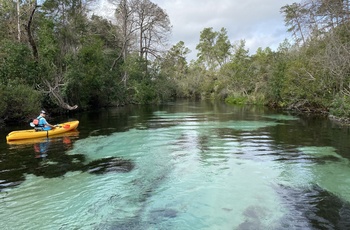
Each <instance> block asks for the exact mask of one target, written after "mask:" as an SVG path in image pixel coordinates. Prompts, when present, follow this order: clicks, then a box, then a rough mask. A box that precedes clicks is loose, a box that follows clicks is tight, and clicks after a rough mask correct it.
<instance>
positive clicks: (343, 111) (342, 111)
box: [330, 94, 350, 117]
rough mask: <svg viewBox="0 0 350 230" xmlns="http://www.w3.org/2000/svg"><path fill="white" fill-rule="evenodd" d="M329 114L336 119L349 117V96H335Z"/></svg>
mask: <svg viewBox="0 0 350 230" xmlns="http://www.w3.org/2000/svg"><path fill="white" fill-rule="evenodd" d="M330 114H332V115H334V116H337V117H350V96H348V95H341V94H338V95H336V97H335V98H334V99H333V102H332V103H331V106H330Z"/></svg>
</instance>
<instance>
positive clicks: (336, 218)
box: [242, 185, 350, 229]
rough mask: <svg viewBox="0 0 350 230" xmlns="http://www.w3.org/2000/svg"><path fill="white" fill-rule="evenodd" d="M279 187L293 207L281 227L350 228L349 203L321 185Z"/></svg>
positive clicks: (282, 194)
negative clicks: (297, 187)
mask: <svg viewBox="0 0 350 230" xmlns="http://www.w3.org/2000/svg"><path fill="white" fill-rule="evenodd" d="M277 191H278V193H279V194H280V196H281V197H282V198H283V200H284V201H283V203H284V204H285V205H286V206H287V208H288V209H289V210H290V215H288V216H285V217H283V218H282V220H281V226H279V229H289V228H292V229H350V219H349V216H350V203H349V202H347V201H344V200H342V199H340V198H339V197H338V196H336V195H334V194H332V193H330V192H328V191H326V190H324V189H322V188H321V187H319V186H318V185H314V186H312V187H310V188H304V189H303V188H300V189H296V188H291V187H286V186H280V187H279V188H277ZM242 229H244V228H242Z"/></svg>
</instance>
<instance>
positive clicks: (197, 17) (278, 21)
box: [153, 0, 295, 58]
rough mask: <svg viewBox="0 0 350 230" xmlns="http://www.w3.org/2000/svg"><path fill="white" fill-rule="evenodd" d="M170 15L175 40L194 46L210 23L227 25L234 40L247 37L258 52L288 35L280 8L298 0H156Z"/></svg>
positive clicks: (248, 41) (219, 27)
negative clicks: (260, 48) (259, 49)
mask: <svg viewBox="0 0 350 230" xmlns="http://www.w3.org/2000/svg"><path fill="white" fill-rule="evenodd" d="M153 2H154V3H156V4H158V5H159V6H160V7H161V8H163V9H164V10H165V11H166V12H167V13H168V15H169V17H170V21H171V23H172V25H173V33H172V38H171V40H170V43H171V44H176V43H177V42H178V41H181V40H182V41H184V42H185V45H186V46H187V47H189V48H190V49H191V50H192V55H191V58H195V55H196V54H195V53H196V50H195V47H196V45H197V44H198V42H199V35H200V32H201V31H202V30H203V29H204V28H207V27H213V29H214V30H215V31H219V30H220V29H221V28H222V27H224V28H226V29H227V33H228V36H229V39H230V41H231V42H232V43H234V42H237V41H238V40H241V39H244V40H246V48H248V49H249V50H250V51H251V53H255V51H256V49H257V48H259V47H262V48H266V47H270V48H272V49H276V48H277V47H278V44H279V43H281V42H282V41H283V40H284V39H285V38H287V36H288V35H287V33H286V30H287V29H286V28H285V26H284V20H283V15H282V14H281V13H280V8H281V7H282V6H285V5H287V4H292V3H293V2H295V0H277V1H276V0H265V1H261V0H245V1H242V0H175V1H169V0H153Z"/></svg>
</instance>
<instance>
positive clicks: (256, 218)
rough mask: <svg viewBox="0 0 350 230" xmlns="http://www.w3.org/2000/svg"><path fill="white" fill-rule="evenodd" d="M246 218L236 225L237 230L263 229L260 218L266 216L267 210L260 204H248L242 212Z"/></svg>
mask: <svg viewBox="0 0 350 230" xmlns="http://www.w3.org/2000/svg"><path fill="white" fill-rule="evenodd" d="M243 215H244V216H245V218H246V220H245V221H244V222H243V223H241V224H240V225H239V226H238V228H237V229H238V230H246V229H252V230H253V229H254V230H256V229H263V226H262V223H261V219H264V218H266V215H267V212H266V210H265V209H264V208H262V207H260V206H250V207H248V208H247V209H246V210H245V211H244V212H243Z"/></svg>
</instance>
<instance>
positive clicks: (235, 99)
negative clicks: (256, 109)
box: [225, 95, 248, 105]
mask: <svg viewBox="0 0 350 230" xmlns="http://www.w3.org/2000/svg"><path fill="white" fill-rule="evenodd" d="M247 101H248V99H247V98H246V97H242V96H233V95H231V96H229V97H227V98H226V99H225V102H226V103H228V104H231V105H244V104H246V102H247Z"/></svg>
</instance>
